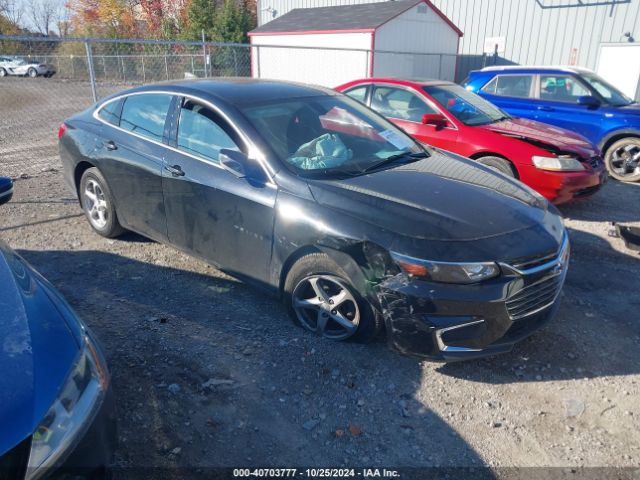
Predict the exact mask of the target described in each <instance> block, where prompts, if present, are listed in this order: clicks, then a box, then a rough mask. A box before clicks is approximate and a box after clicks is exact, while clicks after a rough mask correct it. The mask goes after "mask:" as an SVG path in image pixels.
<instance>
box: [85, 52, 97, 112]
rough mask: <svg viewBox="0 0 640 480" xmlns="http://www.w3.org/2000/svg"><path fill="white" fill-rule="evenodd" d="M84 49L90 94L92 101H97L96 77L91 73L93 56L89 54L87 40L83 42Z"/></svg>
mask: <svg viewBox="0 0 640 480" xmlns="http://www.w3.org/2000/svg"><path fill="white" fill-rule="evenodd" d="M84 48H85V50H86V51H87V66H88V67H89V81H90V82H91V94H92V95H93V101H94V102H97V101H98V94H97V92H96V76H95V73H94V71H93V54H92V53H91V44H90V43H89V41H88V40H85V42H84Z"/></svg>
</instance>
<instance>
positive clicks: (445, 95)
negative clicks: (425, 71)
mask: <svg viewBox="0 0 640 480" xmlns="http://www.w3.org/2000/svg"><path fill="white" fill-rule="evenodd" d="M422 88H424V91H425V92H427V93H428V94H429V95H431V97H432V98H433V99H434V100H435V101H436V102H438V103H439V104H440V105H441V106H442V108H444V109H446V110H447V111H448V112H449V113H450V114H451V115H453V116H454V117H456V118H457V119H458V120H460V121H461V122H462V123H464V124H465V125H469V126H474V125H486V124H488V123H495V122H499V121H501V120H506V119H508V118H510V117H509V115H507V114H506V113H505V112H503V111H502V110H500V109H499V108H498V107H496V106H495V105H493V104H492V103H490V102H488V101H486V100H485V99H484V98H482V97H480V96H479V95H476V94H475V93H473V92H470V91H469V90H466V89H465V88H463V87H461V86H460V85H427V86H424V87H422Z"/></svg>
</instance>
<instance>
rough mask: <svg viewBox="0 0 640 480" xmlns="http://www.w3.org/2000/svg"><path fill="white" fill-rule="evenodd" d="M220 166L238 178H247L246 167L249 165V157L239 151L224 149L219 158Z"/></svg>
mask: <svg viewBox="0 0 640 480" xmlns="http://www.w3.org/2000/svg"><path fill="white" fill-rule="evenodd" d="M218 159H219V160H220V165H222V168H224V169H225V170H227V171H228V172H231V173H233V174H234V175H235V176H236V177H238V178H244V177H246V176H247V170H246V165H247V164H248V163H249V157H247V156H246V155H245V154H244V153H242V152H238V151H237V150H229V149H227V148H223V149H222V150H220V155H219V156H218Z"/></svg>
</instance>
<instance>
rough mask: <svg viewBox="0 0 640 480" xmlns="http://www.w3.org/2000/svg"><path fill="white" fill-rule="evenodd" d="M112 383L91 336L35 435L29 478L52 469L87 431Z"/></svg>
mask: <svg viewBox="0 0 640 480" xmlns="http://www.w3.org/2000/svg"><path fill="white" fill-rule="evenodd" d="M108 385H109V374H108V372H107V368H106V364H105V362H104V359H103V358H102V355H101V354H100V351H99V350H98V348H97V347H96V345H95V343H94V341H93V340H92V339H91V337H90V336H89V335H88V334H86V335H85V336H84V348H83V349H82V351H81V352H80V354H79V355H78V357H77V360H76V362H75V363H74V365H73V367H72V370H71V373H70V374H69V376H68V377H67V379H66V381H65V383H64V385H63V387H62V389H61V390H60V393H59V395H58V398H57V399H56V400H55V402H53V405H51V407H50V408H49V410H48V411H47V413H46V414H45V416H44V418H43V419H42V421H41V422H40V425H38V428H37V430H36V431H35V433H34V434H33V436H32V440H31V453H30V454H29V465H28V469H27V475H26V479H27V480H33V479H36V478H39V477H41V476H42V475H44V474H46V473H49V472H50V469H51V468H52V467H55V466H57V464H58V462H59V461H60V460H61V458H62V457H63V456H64V455H65V454H66V453H68V452H69V451H70V450H71V449H72V448H73V447H74V446H75V442H76V441H78V440H79V439H80V438H81V437H82V435H83V434H84V433H85V431H86V429H87V428H88V426H89V425H90V423H91V422H92V421H93V417H94V416H95V414H96V412H97V411H98V409H99V407H100V405H101V403H102V400H103V397H104V395H105V393H106V391H107V387H108Z"/></svg>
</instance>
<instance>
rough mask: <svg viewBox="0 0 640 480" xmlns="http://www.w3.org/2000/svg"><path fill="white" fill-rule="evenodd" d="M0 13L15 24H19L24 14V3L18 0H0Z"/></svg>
mask: <svg viewBox="0 0 640 480" xmlns="http://www.w3.org/2000/svg"><path fill="white" fill-rule="evenodd" d="M0 13H1V14H2V15H4V16H5V18H6V19H7V20H9V21H10V22H11V23H13V24H15V25H20V24H21V22H22V16H23V15H24V5H23V4H22V3H21V2H19V1H18V0H0Z"/></svg>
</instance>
